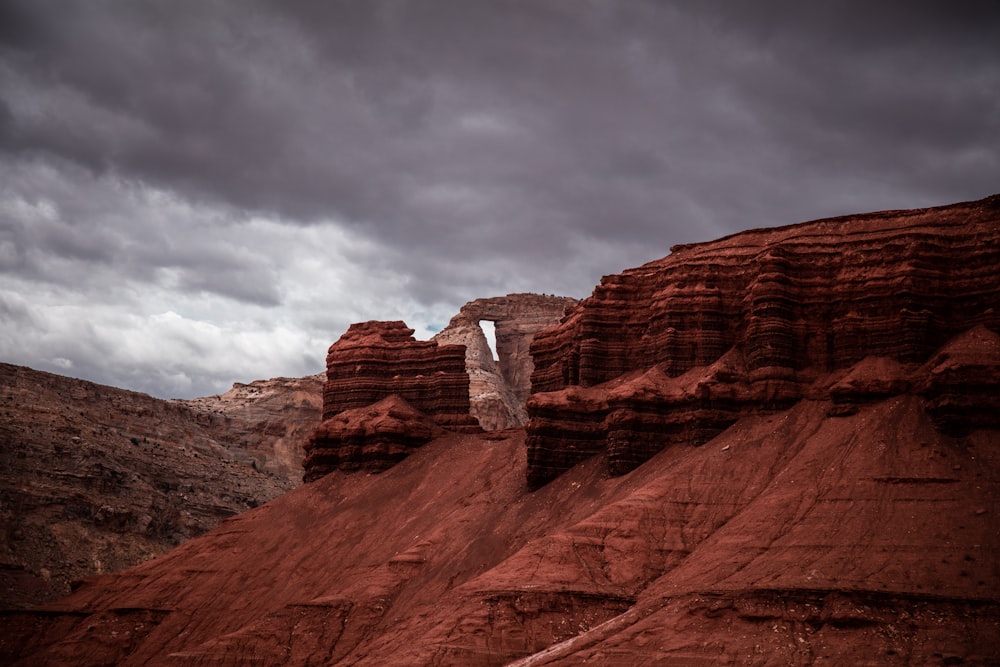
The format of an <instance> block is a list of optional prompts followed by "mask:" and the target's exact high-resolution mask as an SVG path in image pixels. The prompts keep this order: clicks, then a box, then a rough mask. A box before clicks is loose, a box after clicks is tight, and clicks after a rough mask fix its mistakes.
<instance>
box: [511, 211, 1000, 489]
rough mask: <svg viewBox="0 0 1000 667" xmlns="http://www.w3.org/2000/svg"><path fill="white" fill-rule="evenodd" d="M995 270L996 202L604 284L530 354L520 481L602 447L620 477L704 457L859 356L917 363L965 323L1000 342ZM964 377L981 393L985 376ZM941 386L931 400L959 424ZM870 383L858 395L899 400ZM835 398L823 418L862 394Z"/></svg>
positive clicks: (823, 230) (648, 270) (775, 235)
mask: <svg viewBox="0 0 1000 667" xmlns="http://www.w3.org/2000/svg"><path fill="white" fill-rule="evenodd" d="M998 267H1000V196H994V197H990V198H988V199H984V200H982V201H977V202H969V203H963V204H956V205H952V206H944V207H938V208H932V209H921V210H914V211H889V212H884V213H873V214H867V215H856V216H846V217H841V218H833V219H828V220H819V221H816V222H808V223H802V224H798V225H792V226H788V227H779V228H774V229H760V230H753V231H749V232H744V233H742V234H736V235H734V236H730V237H727V238H724V239H721V240H719V241H715V242H711V243H701V244H695V245H689V246H681V247H676V248H674V249H673V252H672V254H671V255H669V256H668V257H665V258H663V259H661V260H658V261H655V262H651V263H649V264H646V265H645V266H642V267H639V268H636V269H631V270H628V271H625V272H624V273H622V274H620V275H617V276H608V277H605V278H604V279H603V280H602V283H601V285H600V286H598V287H597V288H596V289H595V290H594V293H593V295H592V296H591V297H590V298H589V299H586V300H585V301H583V302H582V303H581V304H580V306H578V307H577V309H576V310H575V311H574V312H573V313H572V314H571V315H569V316H568V317H567V319H566V321H565V322H564V323H563V324H562V325H561V326H559V327H558V328H556V329H552V330H549V331H547V332H544V333H542V334H540V335H538V336H537V337H536V339H535V342H534V344H533V346H532V353H533V354H534V357H535V372H534V375H533V387H534V391H535V394H534V395H533V396H532V398H531V400H530V401H529V402H528V413H529V416H530V421H529V424H528V462H529V464H528V478H529V481H530V483H531V484H532V485H533V486H538V485H540V484H543V483H545V482H546V481H548V480H550V479H552V478H553V477H554V476H556V475H558V474H559V473H560V472H561V471H563V470H566V469H567V468H568V467H570V466H572V465H573V464H575V463H577V462H579V461H580V460H582V459H584V458H586V457H588V456H590V455H592V454H594V453H595V452H598V451H605V450H607V451H608V452H609V456H610V466H611V472H612V474H621V473H623V472H627V471H628V470H630V469H632V468H633V467H635V465H637V464H638V463H641V462H642V461H644V460H646V459H648V458H649V457H650V456H652V455H653V454H654V453H656V452H657V451H659V449H660V448H662V447H664V446H667V445H669V444H671V443H673V442H688V443H691V444H701V443H702V442H705V441H706V440H707V439H709V438H711V437H713V436H714V435H715V434H717V433H719V432H720V431H721V430H723V429H725V428H726V427H727V426H728V425H729V424H732V423H733V422H735V421H736V420H737V419H738V418H739V417H740V416H741V415H745V414H748V413H750V412H755V411H760V410H775V409H779V408H782V407H787V406H789V405H792V404H794V403H795V402H796V401H798V400H800V399H801V398H803V397H804V396H805V395H807V394H808V393H809V391H810V387H812V386H813V385H814V383H815V382H816V381H817V379H819V378H821V377H824V376H825V375H827V374H830V373H833V372H835V371H837V370H838V369H846V368H849V367H850V366H852V365H853V364H855V363H857V362H859V361H861V360H863V359H864V358H865V357H876V358H881V359H886V360H888V361H887V362H885V363H888V364H895V363H899V364H913V363H916V364H919V363H923V362H925V361H926V360H927V359H928V357H929V355H931V354H932V353H933V352H934V351H935V350H936V349H938V348H939V347H940V346H941V345H943V344H944V342H945V341H947V340H948V339H950V338H952V337H953V336H955V335H957V334H959V333H962V332H964V331H967V330H968V329H970V328H972V327H974V326H976V325H983V326H985V327H989V328H990V329H992V330H994V331H996V330H1000V270H998ZM963 373H965V374H966V376H967V377H968V382H971V383H972V384H974V385H976V386H979V387H982V386H983V384H982V383H983V380H982V379H981V378H980V376H981V375H982V373H985V375H982V377H989V372H988V371H982V372H981V371H973V370H966V371H963ZM953 376H954V373H950V374H949V373H945V374H944V375H941V376H940V379H939V380H935V381H934V382H933V383H932V384H934V387H933V388H931V387H929V388H928V389H927V391H928V392H930V393H932V394H935V395H940V396H941V399H940V400H941V401H942V402H943V403H942V406H941V407H940V408H939V410H938V411H939V412H940V413H941V414H942V415H943V413H944V412H947V411H948V410H952V411H953V412H955V415H956V417H953V418H952V421H955V420H956V419H957V418H958V417H957V415H959V414H962V412H963V410H962V409H961V408H960V407H958V402H959V401H958V399H957V398H954V397H953V398H947V397H946V396H948V395H952V396H954V393H955V392H951V394H949V390H948V389H947V384H948V383H949V382H951V380H950V379H949V378H951V377H953ZM977 378H980V379H977ZM897 379H899V378H897ZM956 381H959V382H961V380H956ZM881 382H882V383H883V384H882V385H879V386H874V385H872V386H869V388H868V391H867V394H868V395H869V396H872V397H874V396H885V395H888V394H890V393H893V392H898V391H900V390H901V389H902V386H900V385H898V383H896V382H895V381H894V380H893V379H891V378H885V379H883V380H882V381H881ZM976 383H978V384H976ZM904 384H905V382H904ZM970 386H971V385H970ZM841 389H843V388H838V389H837V390H835V391H834V392H833V393H834V395H835V396H839V397H840V398H838V406H836V407H835V408H834V410H835V411H836V410H837V409H841V410H846V411H849V410H850V409H851V408H849V407H842V406H841V405H839V404H842V403H844V402H845V400H844V399H845V398H846V397H847V396H848V395H850V396H853V397H855V398H859V397H862V395H863V394H864V393H866V392H858V391H854V392H853V394H852V393H851V392H850V391H847V392H846V393H845V392H844V391H842V390H841ZM976 391H978V392H979V393H980V394H982V393H983V389H977V390H976ZM972 402H973V403H975V404H977V405H979V404H980V403H981V402H980V401H979V398H976V399H973V401H972ZM945 404H947V405H949V406H951V407H948V408H946V407H945ZM976 410H977V409H973V408H970V409H969V414H970V416H972V414H973V413H975V414H976V415H978V416H975V417H974V418H975V419H977V420H982V419H987V420H988V419H989V418H988V417H985V416H983V415H985V414H986V413H991V409H989V408H984V409H983V410H982V412H981V413H979V412H976ZM956 411H957V412H956ZM941 418H942V419H946V417H943V416H942V417H941Z"/></svg>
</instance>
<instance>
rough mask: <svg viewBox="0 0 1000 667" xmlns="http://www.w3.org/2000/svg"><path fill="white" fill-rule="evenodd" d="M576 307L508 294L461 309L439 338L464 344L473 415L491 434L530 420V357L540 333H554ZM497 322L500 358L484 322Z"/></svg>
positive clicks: (566, 302)
mask: <svg viewBox="0 0 1000 667" xmlns="http://www.w3.org/2000/svg"><path fill="white" fill-rule="evenodd" d="M575 304H576V300H575V299H571V298H569V297H559V296H548V295H544V294H508V295H507V296H502V297H493V298H486V299H476V300H475V301H470V302H469V303H467V304H465V305H464V306H462V309H461V310H460V311H459V312H458V314H457V315H455V317H453V318H452V320H451V322H450V323H449V324H448V326H447V327H445V328H444V329H442V330H441V331H440V332H439V333H438V334H437V335H435V336H434V340H436V341H438V342H439V343H446V344H458V345H465V349H466V367H467V370H468V373H469V381H470V387H469V390H470V394H471V403H472V407H471V409H472V414H473V415H474V416H475V417H476V418H477V419H478V420H479V424H480V425H481V426H482V427H483V428H484V429H486V430H487V431H495V430H500V429H504V428H510V427H513V426H521V425H522V424H524V423H525V422H526V421H527V417H528V414H527V412H526V411H525V402H526V401H527V399H528V396H529V395H530V393H531V373H532V371H533V369H534V365H533V363H532V361H531V354H530V353H529V350H530V347H531V342H532V341H533V340H534V337H535V335H536V334H538V333H539V332H540V331H544V330H545V329H549V328H551V327H553V326H555V325H556V324H558V323H559V321H560V320H561V319H562V318H563V316H564V315H565V314H566V310H567V309H568V308H571V307H572V306H573V305H575ZM484 321H486V322H492V323H493V324H494V331H495V334H496V348H497V349H496V357H497V358H496V359H494V358H493V353H492V351H491V350H490V348H489V344H488V343H487V341H486V336H485V335H484V334H483V330H482V327H481V325H480V323H481V322H484Z"/></svg>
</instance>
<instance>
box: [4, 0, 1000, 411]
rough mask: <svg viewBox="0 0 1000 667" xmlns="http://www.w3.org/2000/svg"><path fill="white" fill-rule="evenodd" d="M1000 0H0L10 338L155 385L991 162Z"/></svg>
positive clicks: (290, 364)
mask: <svg viewBox="0 0 1000 667" xmlns="http://www.w3.org/2000/svg"><path fill="white" fill-rule="evenodd" d="M998 19H1000V13H998V12H997V10H996V9H995V3H991V2H977V1H975V0H959V1H958V2H954V3H949V4H948V5H947V8H946V9H937V8H935V7H933V6H931V5H928V4H927V3H917V4H914V3H895V2H889V3H879V5H878V6H877V7H875V6H873V5H872V4H871V3H862V2H860V1H855V0H836V1H834V2H829V3H823V5H822V6H821V7H819V6H813V5H808V4H803V3H795V2H789V1H787V0H764V1H763V2H761V3H753V5H752V9H751V6H750V5H747V6H743V5H739V6H735V5H734V4H733V3H730V2H721V1H716V0H706V1H704V2H699V3H682V2H659V1H653V0H639V1H637V2H628V3H619V2H612V1H610V0H583V1H581V0H540V1H532V2H527V1H525V2H520V1H515V2H504V3H496V2H476V1H473V2H469V1H468V0H434V1H433V2H415V1H410V0H403V1H398V0H397V1H391V2H390V1H388V0H371V1H370V2H312V1H309V0H286V1H282V2H277V1H268V0H248V2H240V3H205V2H196V1H194V0H180V1H178V0H172V1H171V2H157V1H154V2H143V3H134V2H127V1H125V0H106V1H104V2H98V3H94V2H89V1H83V0H69V1H59V2H56V1H55V0H32V1H30V2H29V1H28V0H10V1H8V2H5V3H2V5H0V276H2V282H0V312H2V313H3V314H4V320H3V323H2V324H0V359H3V360H8V361H16V362H18V363H26V364H28V365H32V366H35V367H40V368H46V369H49V370H60V371H64V372H69V373H77V374H79V375H82V376H85V377H88V378H92V379H96V380H98V381H103V382H108V383H112V384H119V385H122V386H128V387H131V388H137V389H142V390H144V391H149V392H151V393H154V394H157V395H163V396H165V395H184V396H190V395H196V394H198V393H214V392H215V391H219V390H222V389H225V388H226V387H227V386H228V384H229V383H231V382H232V381H235V380H240V381H243V380H247V379H251V378H255V377H261V376H264V375H272V374H275V375H276V374H282V375H294V374H300V373H305V372H315V371H318V370H320V369H321V368H322V356H323V353H324V352H325V349H326V346H327V345H328V344H329V343H330V342H332V340H334V339H336V337H338V336H339V335H340V333H341V332H342V331H343V329H344V328H346V326H347V325H348V324H349V323H350V322H351V321H356V320H364V319H373V318H377V319H405V320H406V321H407V322H408V323H409V324H410V325H411V326H413V327H415V328H417V329H418V330H419V331H420V332H421V333H422V334H427V333H429V332H430V331H431V329H433V328H434V327H436V326H440V325H441V324H442V323H444V322H447V320H448V318H449V317H450V315H451V314H453V313H454V312H456V311H457V309H458V308H459V307H460V305H461V304H462V303H463V302H465V301H467V300H470V299H472V298H475V297H479V296H489V295H495V294H503V293H507V292H514V291H536V292H546V293H560V294H568V295H572V296H577V297H582V296H586V295H587V294H588V293H589V291H590V290H591V289H592V287H593V285H594V284H595V283H596V282H597V281H598V280H599V278H600V276H601V275H603V274H607V273H612V272H618V271H620V270H622V269H624V268H627V267H629V266H635V265H637V264H640V263H643V262H645V261H649V260H652V259H656V258H657V257H660V256H662V255H665V254H666V253H667V252H668V249H669V247H670V246H671V245H673V244H675V243H684V242H691V241H698V240H708V239H711V238H714V237H716V236H719V235H722V234H726V233H731V232H735V231H738V230H740V229H744V228H748V227H759V226H766V225H771V224H786V223H791V222H796V221H799V220H805V219H811V218H816V217H821V216H826V215H836V214H843V213H850V212H857V211H863V210H874V209H881V208H900V207H916V206H924V205H933V204H941V203H948V202H951V201H958V200H963V199H972V198H977V197H981V196H985V195H987V194H990V193H992V192H993V191H995V190H996V189H997V186H996V184H997V183H1000V178H998V176H1000V149H998V147H1000V90H998V87H997V84H996V82H997V81H998V80H1000V47H998V46H997V43H996V40H995V39H994V38H993V35H991V29H990V27H991V26H995V25H997V23H998Z"/></svg>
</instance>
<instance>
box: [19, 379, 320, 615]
mask: <svg viewBox="0 0 1000 667" xmlns="http://www.w3.org/2000/svg"><path fill="white" fill-rule="evenodd" d="M319 398H320V381H319V379H318V377H308V378H299V379H294V380H290V379H283V378H279V379H276V380H262V381H258V382H254V383H252V384H250V385H237V386H236V387H234V389H233V390H232V391H230V392H228V393H226V394H223V395H222V396H216V397H211V398H205V399H198V400H195V401H163V400H159V399H155V398H152V397H150V396H147V395H145V394H139V393H135V392H130V391H124V390H121V389H115V388H113V387H106V386H101V385H97V384H93V383H90V382H85V381H82V380H75V379H72V378H66V377H62V376H58V375H52V374H49V373H42V372H39V371H34V370H31V369H29V368H24V367H19V366H12V365H9V364H0V470H2V471H3V474H2V475H0V503H2V505H0V535H2V536H3V540H2V543H0V606H2V607H11V606H18V605H22V604H26V603H29V602H37V601H40V600H43V599H46V598H50V597H52V596H54V595H62V594H65V593H68V592H69V583H70V581H72V580H74V579H77V578H79V577H82V576H84V575H89V574H94V573H101V572H110V571H115V570H121V569H125V568H126V567H130V566H132V565H135V564H137V563H139V562H141V561H143V560H146V559H148V558H150V557H153V556H156V555H160V554H163V553H165V552H167V551H168V550H170V549H172V548H173V547H175V546H177V545H178V544H180V543H181V542H183V541H185V540H187V539H189V538H191V537H193V536H195V535H200V534H201V533H204V532H205V531H207V530H208V529H209V528H212V527H214V526H215V525H217V524H218V523H219V522H220V521H221V520H222V519H224V518H226V517H229V516H232V515H234V514H237V513H239V512H243V511H245V510H246V509H248V508H251V507H255V506H257V505H259V504H261V503H263V502H265V501H267V500H269V499H271V498H274V497H275V496H277V495H279V494H281V493H283V492H284V491H286V490H288V489H290V488H292V487H294V486H296V485H297V484H298V482H299V479H300V478H301V475H302V467H301V456H302V454H301V452H302V440H303V439H304V437H305V435H306V428H308V429H310V430H311V429H313V428H315V424H316V422H317V420H318V419H319V413H320V405H319Z"/></svg>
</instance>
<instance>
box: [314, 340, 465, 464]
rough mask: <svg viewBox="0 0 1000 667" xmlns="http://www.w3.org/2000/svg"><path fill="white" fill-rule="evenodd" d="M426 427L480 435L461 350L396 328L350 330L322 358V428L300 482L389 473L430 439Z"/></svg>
mask: <svg viewBox="0 0 1000 667" xmlns="http://www.w3.org/2000/svg"><path fill="white" fill-rule="evenodd" d="M388 397H394V399H393V401H390V402H386V401H385V400H384V399H387V398H388ZM370 411H374V413H373V414H372V415H369V414H368V412H370ZM425 420H426V421H428V422H429V423H430V424H431V425H436V426H438V427H447V428H450V429H452V430H459V431H469V430H476V431H478V430H479V427H478V424H477V423H476V420H475V418H474V417H472V416H471V415H470V414H469V376H468V375H467V374H466V372H465V347H464V346H462V345H439V344H438V343H437V342H435V341H418V340H415V339H414V338H413V329H410V328H409V327H407V326H406V324H404V323H403V322H400V321H396V322H375V321H372V322H362V323H360V324H352V325H351V326H350V328H348V330H347V332H346V333H345V334H344V335H343V336H341V337H340V339H339V340H338V341H337V342H335V343H334V344H333V345H331V346H330V349H329V352H328V353H327V356H326V383H325V384H324V385H323V423H322V425H321V426H320V427H319V428H318V429H317V430H316V431H315V433H313V435H312V436H311V437H310V438H309V441H308V442H307V443H306V446H305V451H306V459H305V463H304V466H305V477H304V479H305V480H306V481H312V480H315V479H318V478H320V477H322V476H323V475H325V474H327V473H329V472H330V471H331V470H333V469H340V470H357V469H359V468H361V469H365V470H369V471H379V470H384V469H386V468H389V467H391V466H392V465H393V464H394V463H396V462H398V461H399V460H401V459H402V458H403V457H405V456H406V454H407V453H408V452H409V451H410V450H411V449H412V448H414V447H417V446H419V445H420V444H423V442H426V441H427V440H429V439H430V436H431V435H432V434H433V433H434V431H432V430H430V429H429V427H428V426H425V425H424V422H425ZM407 427H409V432H408V430H407ZM373 429H374V430H373ZM376 434H377V438H375V440H376V441H377V442H375V441H371V442H369V441H370V440H371V439H372V436H375V435H376Z"/></svg>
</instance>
